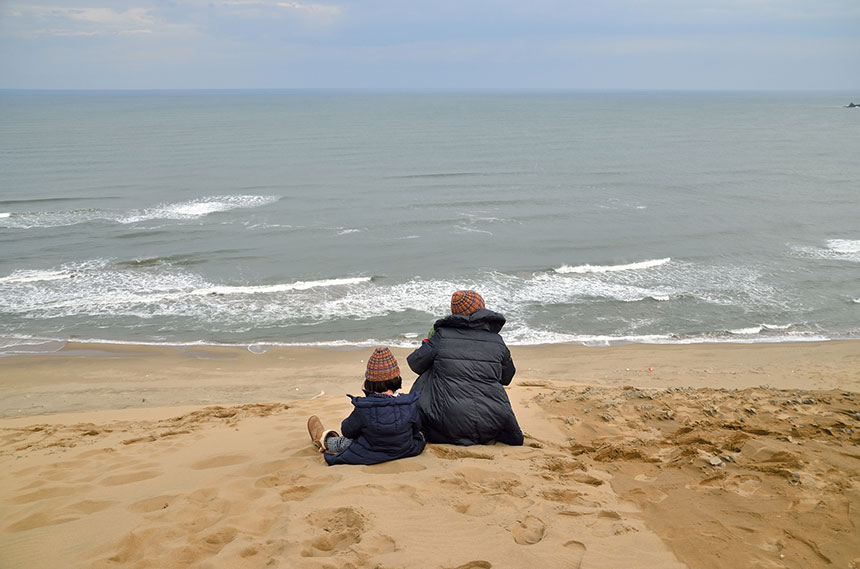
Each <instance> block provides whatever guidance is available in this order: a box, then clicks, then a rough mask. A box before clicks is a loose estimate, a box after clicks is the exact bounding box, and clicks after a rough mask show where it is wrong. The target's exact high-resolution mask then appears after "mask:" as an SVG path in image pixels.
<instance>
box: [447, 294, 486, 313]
mask: <svg viewBox="0 0 860 569" xmlns="http://www.w3.org/2000/svg"><path fill="white" fill-rule="evenodd" d="M482 308H484V299H483V298H482V297H481V295H480V294H478V293H477V292H475V291H474V290H458V291H457V292H455V293H454V294H452V295H451V314H462V315H463V316H468V315H469V314H471V313H473V312H475V311H476V310H481V309H482Z"/></svg>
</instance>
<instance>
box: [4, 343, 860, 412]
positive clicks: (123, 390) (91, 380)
mask: <svg viewBox="0 0 860 569" xmlns="http://www.w3.org/2000/svg"><path fill="white" fill-rule="evenodd" d="M510 349H511V353H512V355H513V358H514V363H515V365H516V367H517V374H516V376H515V378H514V385H516V384H517V383H518V382H535V381H537V382H540V381H552V382H563V383H569V384H572V385H596V386H605V387H613V386H623V385H631V386H635V387H639V388H667V387H713V386H722V387H726V388H734V389H740V388H747V387H758V386H762V385H767V386H771V387H776V388H782V389H824V390H827V389H843V390H847V391H860V341H858V340H828V341H824V342H795V343H787V342H779V343H750V344H717V343H715V344H625V345H620V346H602V347H598V348H595V347H588V346H582V345H577V344H548V345H542V346H511V347H510ZM370 351H371V348H369V347H368V348H364V347H359V346H354V347H349V348H346V347H344V348H328V347H326V348H321V347H273V348H271V349H269V350H267V351H265V352H262V353H253V352H251V351H249V350H248V348H246V347H239V346H209V345H195V346H150V345H140V344H101V343H99V344H92V343H78V342H68V343H66V344H65V345H64V346H63V347H62V348H61V349H59V350H57V351H54V352H51V353H47V354H40V353H28V354H15V355H8V356H4V357H2V358H0V376H2V377H3V381H2V383H0V418H9V417H23V416H36V415H46V414H52V413H73V412H78V411H97V410H110V409H134V408H155V407H172V406H198V405H203V406H205V405H222V404H247V403H258V402H261V401H285V402H289V401H296V400H301V399H310V398H312V397H318V396H322V395H335V394H345V393H350V392H359V391H360V378H361V377H362V374H363V370H364V365H365V358H366V357H367V356H368V354H369V353H370ZM411 351H412V348H397V347H394V348H392V352H393V353H394V354H395V357H396V358H397V360H398V362H400V366H401V373H402V376H403V379H404V389H408V386H410V385H411V383H412V382H413V381H414V379H415V377H416V376H415V374H414V373H412V371H411V370H409V368H408V366H407V363H406V356H407V355H408V354H409V353H410V352H411ZM365 352H366V353H365Z"/></svg>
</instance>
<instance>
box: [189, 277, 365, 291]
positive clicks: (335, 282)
mask: <svg viewBox="0 0 860 569" xmlns="http://www.w3.org/2000/svg"><path fill="white" fill-rule="evenodd" d="M370 280H371V277H351V278H344V279H326V280H319V281H296V282H294V283H285V284H276V285H255V286H213V287H207V288H201V289H197V290H194V291H192V292H191V294H196V295H210V294H214V295H219V294H221V295H228V294H273V293H278V292H289V291H294V290H308V289H312V288H318V287H331V286H345V285H354V284H360V283H366V282H369V281H370Z"/></svg>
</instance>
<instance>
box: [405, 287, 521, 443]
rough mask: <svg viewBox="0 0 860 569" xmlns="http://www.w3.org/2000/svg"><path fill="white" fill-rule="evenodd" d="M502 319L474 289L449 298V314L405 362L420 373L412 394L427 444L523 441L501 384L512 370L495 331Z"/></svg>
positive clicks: (434, 327) (509, 381)
mask: <svg viewBox="0 0 860 569" xmlns="http://www.w3.org/2000/svg"><path fill="white" fill-rule="evenodd" d="M504 325H505V317H504V316H503V315H501V314H499V313H498V312H493V311H492V310H487V309H486V308H485V307H484V299H483V298H481V295H479V294H478V293H477V292H475V291H473V290H458V291H457V292H455V293H454V294H453V295H452V296H451V314H450V315H449V316H446V317H445V318H442V319H440V320H437V321H436V323H435V324H434V325H433V333H432V334H431V335H430V337H429V338H428V339H427V340H425V341H424V342H423V343H422V344H421V347H419V348H418V349H417V350H415V351H414V352H412V353H411V354H409V356H408V357H407V359H406V361H407V362H408V363H409V367H410V368H411V369H412V371H414V372H415V373H417V374H418V379H417V380H415V384H414V385H413V386H412V389H411V391H410V393H420V394H421V398H420V399H419V400H418V411H419V415H420V418H421V424H422V430H423V431H424V437H425V438H426V439H427V442H431V443H449V444H455V445H475V444H489V443H492V442H494V441H498V442H501V443H505V444H509V445H521V444H523V432H522V431H521V430H520V426H519V424H518V423H517V419H516V417H515V416H514V410H513V409H512V408H511V402H510V400H509V399H508V394H507V393H505V388H504V386H505V385H509V384H510V383H511V380H512V379H513V378H514V373H515V372H516V368H515V367H514V361H513V359H512V358H511V352H510V351H509V350H508V347H507V346H506V345H505V341H504V340H502V337H501V336H500V335H499V331H500V330H501V329H502V326H504Z"/></svg>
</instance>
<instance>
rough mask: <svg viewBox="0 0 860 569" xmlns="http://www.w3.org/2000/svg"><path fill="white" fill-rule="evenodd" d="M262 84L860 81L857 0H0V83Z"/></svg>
mask: <svg viewBox="0 0 860 569" xmlns="http://www.w3.org/2000/svg"><path fill="white" fill-rule="evenodd" d="M260 87H266V88H319V87H321V88H329V87H335V88H402V89H426V88H438V89H476V88H477V89H485V88H491V89H497V88H498V89H534V88H537V89H744V90H746V89H755V90H761V89H804V90H805V89H856V90H860V0H587V1H586V0H521V1H508V0H495V1H491V0H435V1H433V2H422V1H418V0H319V1H316V0H309V1H307V2H305V1H296V2H291V1H281V0H226V1H225V0H212V1H208V0H140V1H136V2H131V1H124V0H0V88H48V89H54V88H57V89H165V88H260ZM858 96H860V94H858Z"/></svg>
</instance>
